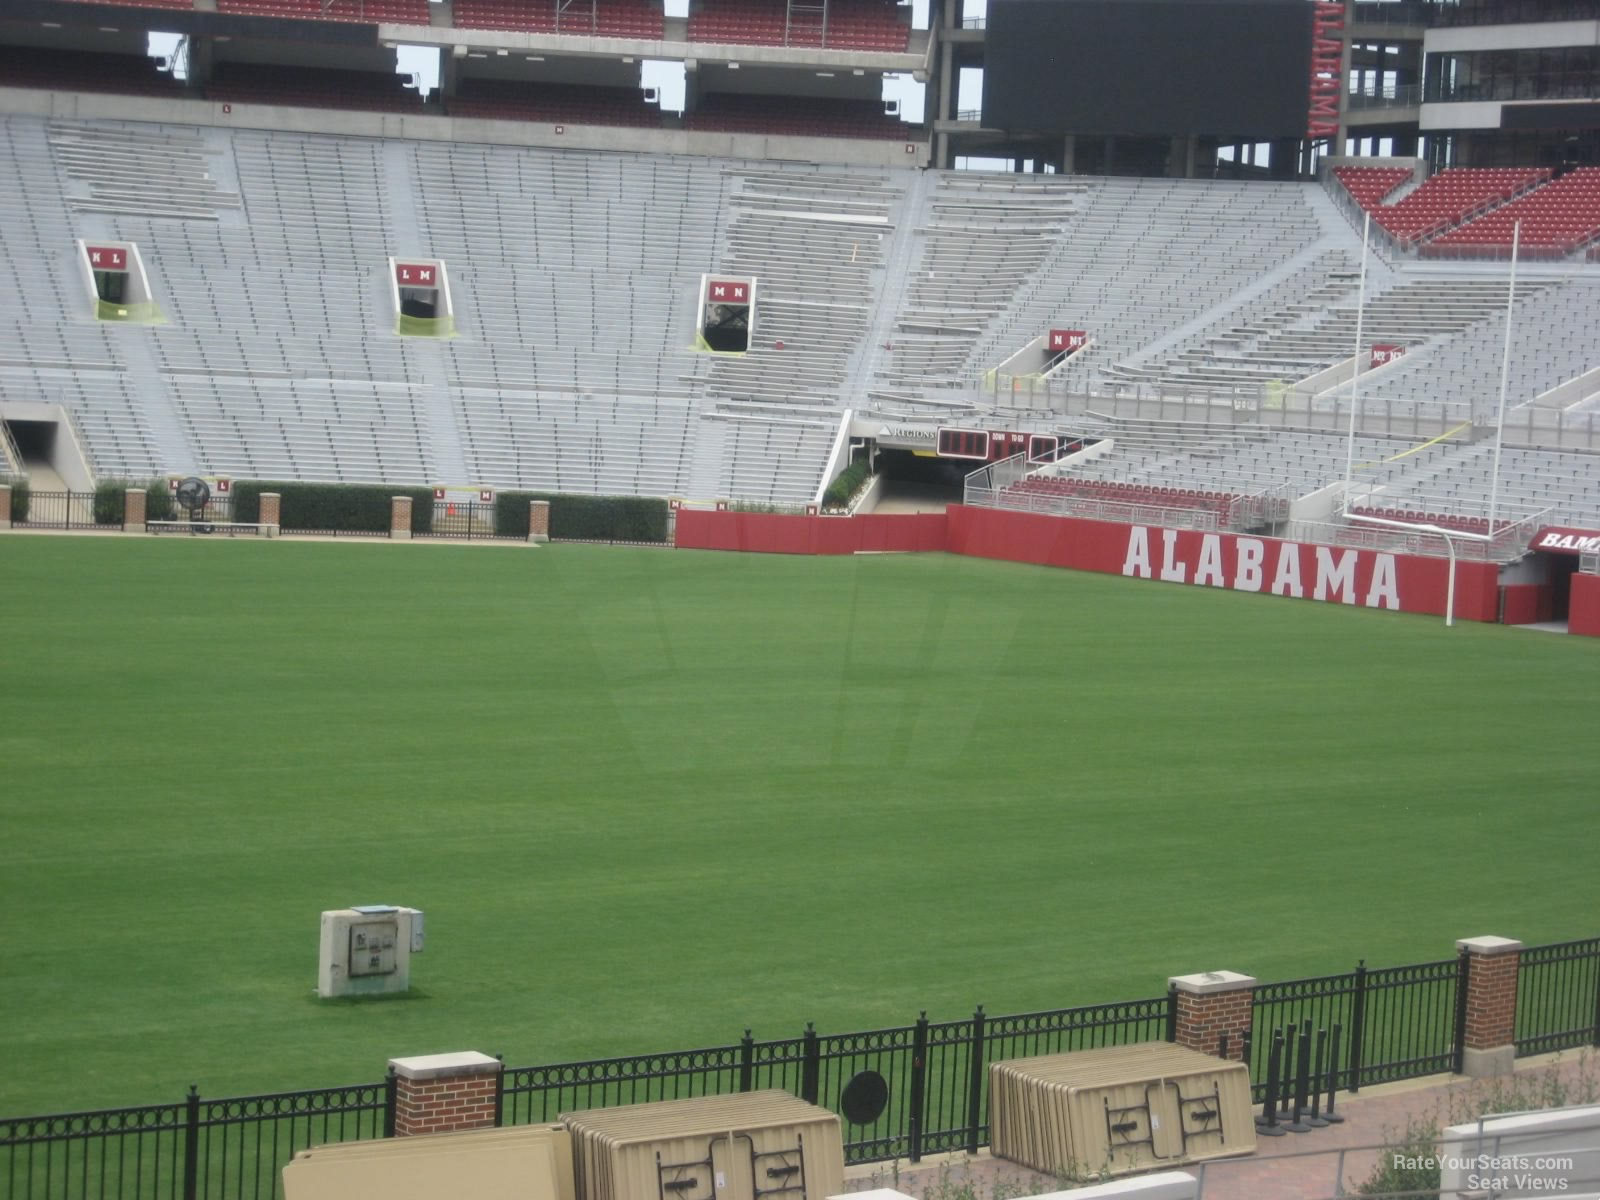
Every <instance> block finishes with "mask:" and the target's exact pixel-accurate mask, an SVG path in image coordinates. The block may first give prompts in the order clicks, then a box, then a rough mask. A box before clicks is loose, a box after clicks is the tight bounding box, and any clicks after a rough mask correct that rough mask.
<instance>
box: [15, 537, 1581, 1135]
mask: <svg viewBox="0 0 1600 1200" xmlns="http://www.w3.org/2000/svg"><path fill="white" fill-rule="evenodd" d="M0 580H3V581H4V582H3V585H0V618H3V626H0V628H3V629H4V639H5V642H4V644H5V648H6V649H5V656H4V662H5V668H4V679H5V693H4V694H5V697H6V699H5V702H4V719H3V722H0V797H3V798H0V821H3V830H4V836H3V838H0V906H3V911H4V913H5V921H4V923H3V924H0V963H3V967H0V1012H3V1013H4V1014H5V1016H4V1021H3V1024H0V1061H4V1062H5V1063H6V1064H7V1069H6V1070H5V1071H4V1072H3V1073H0V1113H9V1114H21V1113H25V1112H43V1111H51V1110H61V1109H77V1108H86V1107H93V1106H99V1105H108V1104H121V1103H139V1102H153V1101H157V1100H176V1099H177V1098H178V1097H179V1096H181V1094H182V1093H183V1091H184V1090H185V1089H186V1088H187V1086H188V1085H189V1084H190V1083H191V1082H195V1083H198V1084H199V1085H200V1088H201V1091H202V1092H203V1093H204V1094H207V1095H212V1096H216V1095H227V1094H240V1093H247V1092H255V1091H265V1090H272V1089H278V1088H300V1087H312V1086H319V1085H325V1084H342V1083H350V1082H356V1081H365V1080H375V1079H378V1078H379V1077H380V1076H381V1075H382V1072H383V1065H384V1062H385V1060H386V1059H387V1058H388V1057H390V1056H392V1055H401V1054H422V1053H430V1052H436V1051H447V1050H463V1049H479V1050H484V1051H487V1052H490V1053H497V1052H498V1053H504V1055H505V1056H506V1059H507V1061H508V1062H510V1063H511V1064H513V1065H523V1064H530V1063H535V1062H552V1061H560V1060H563V1059H569V1058H582V1057H588V1056H602V1055H610V1054H619V1053H633V1052H645V1051H658V1050H672V1049H681V1048H687V1047H692V1046H699V1045H713V1044H724V1043H726V1042H730V1041H733V1040H735V1039H736V1038H737V1037H738V1036H739V1034H740V1032H741V1031H742V1030H743V1029H744V1027H745V1026H747V1025H749V1026H753V1027H754V1029H755V1032H756V1034H757V1036H758V1037H779V1036H787V1035H791V1034H794V1033H797V1032H799V1030H800V1029H801V1028H802V1027H803V1025H804V1023H805V1022H806V1021H807V1020H812V1021H815V1022H816V1024H817V1027H818V1028H819V1029H821V1030H823V1031H844V1030H851V1029H864V1028H873V1027H877V1026H882V1025H887V1024H904V1023H908V1022H910V1021H912V1020H913V1019H915V1017H916V1015H917V1013H918V1011H919V1010H922V1009H927V1010H928V1012H929V1013H930V1015H931V1016H932V1017H934V1018H935V1019H946V1018H952V1017H957V1016H962V1015H965V1014H967V1013H969V1012H970V1011H971V1010H972V1008H973V1007H974V1006H975V1005H977V1004H979V1003H982V1004H984V1005H985V1006H986V1007H987V1009H988V1011H990V1012H991V1013H1003V1012H1021V1011H1028V1010H1032V1009H1039V1008H1048V1007H1056V1006H1062V1005H1069V1004H1078V1003H1093V1002H1100V1001H1112V1000H1123V999H1131V998H1136V997H1142V996H1154V995H1157V994H1159V993H1160V992H1161V991H1162V990H1163V989H1164V986H1165V980H1166V977H1167V976H1168V975H1170V974H1176V973H1184V972H1190V971H1198V970H1207V969H1214V968H1221V967H1226V968H1231V969H1236V970H1244V971H1248V972H1251V973H1254V974H1256V975H1258V976H1259V977H1261V978H1262V979H1267V980H1273V979H1282V978H1289V977H1293V976H1297V975H1303V974H1315V973H1322V972H1328V971H1336V970H1346V969H1349V968H1350V967H1352V966H1353V965H1354V963H1355V961H1356V959H1357V958H1360V957H1365V958H1366V959H1367V960H1368V961H1369V962H1371V963H1374V964H1380V965H1381V964H1388V963H1396V962H1411V961H1416V960H1421V959H1433V958H1442V957H1446V956H1448V955H1449V954H1450V953H1451V950H1452V939H1454V938H1456V937H1460V936H1467V935H1472V934H1479V933H1503V934H1508V935H1511V936H1516V937H1521V938H1524V939H1526V940H1528V941H1530V942H1539V941H1548V940H1555V939H1559V938H1566V937H1576V936H1586V935H1591V934H1593V933H1595V932H1596V930H1595V926H1594V918H1593V915H1592V914H1593V911H1594V908H1595V904H1596V902H1597V901H1600V882H1597V878H1596V874H1595V872H1594V870H1593V866H1592V861H1591V856H1590V855H1589V853H1588V851H1587V847H1588V846H1590V845H1592V844H1593V841H1594V835H1595V828H1596V818H1595V815H1594V810H1593V799H1594V779H1593V761H1592V758H1591V757H1590V756H1589V754H1588V747H1589V746H1590V745H1591V744H1592V737H1593V730H1594V728H1595V725H1596V714H1597V692H1596V689H1595V687H1594V680H1595V677H1596V669H1597V667H1600V643H1594V642H1589V641H1587V640H1584V639H1566V638H1559V637H1550V636H1544V635H1539V634H1532V633H1527V632H1524V631H1518V630H1509V629H1502V628H1493V627H1483V626H1472V625H1466V626H1458V627H1457V628H1456V629H1454V630H1446V629H1444V628H1443V627H1442V624H1441V622H1439V621H1438V620H1437V619H1434V618H1424V617H1409V616H1401V615H1397V614H1392V613H1374V612H1369V611H1365V610H1358V609H1350V608H1343V607H1338V606H1333V605H1321V604H1311V603H1306V602H1298V601H1289V600H1279V599H1272V598H1265V597H1258V596H1244V595H1239V594H1234V593H1227V592H1220V591H1210V590H1205V589H1199V588H1186V587H1176V586H1169V585H1159V584H1152V583H1147V582H1138V581H1126V580H1122V579H1117V578H1110V577H1103V576H1094V575H1087V574H1077V573H1071V572H1064V571H1057V570H1050V569H1046V568H1033V567H1026V566H1020V565H1014V564H1005V563H992V562H986V561H980V560H975V559H962V558H956V557H947V556H942V555H929V556H914V557H865V558H843V559H813V558H787V557H760V556H746V555H727V554H711V553H696V552H664V551H648V550H626V549H611V548H599V547H595V548H590V547H577V546H560V547H552V548H546V549H542V550H539V551H537V552H535V551H530V550H526V549H520V548H495V549H489V548H478V547H462V546H429V547H415V548H411V549H407V548H402V547H398V546H390V545H368V544H356V545H344V544H337V545H335V544H309V543H300V544H296V543H292V542H279V543H268V544H258V543H249V542H242V543H233V542H227V543H209V542H200V541H193V540H181V541H180V540H173V541H160V542H150V541H146V540H142V539H140V540H134V539H129V540H120V539H109V538H106V539H102V538H92V539H91V538H83V539H77V538H44V537H10V538H5V539H3V540H0ZM371 902H390V903H400V904H411V905H415V906H417V907H420V908H423V909H425V910H426V911H427V914H428V939H429V940H428V947H427V951H426V952H425V953H424V954H423V955H422V956H421V957H420V958H418V959H417V960H416V961H415V962H414V964H413V965H414V970H413V980H414V983H415V985H416V986H415V991H414V994H413V995H412V996H411V997H410V998H407V999H402V1000H394V1001H386V1002H379V1003H362V1004H348V1003H320V1002H318V1001H317V1000H316V999H315V998H314V996H313V995H312V990H313V986H314V982H315V961H314V955H315V947H316V938H317V914H318V912H319V911H321V910H322V909H325V908H334V907H342V906H344V905H347V904H354V903H371Z"/></svg>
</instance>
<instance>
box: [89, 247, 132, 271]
mask: <svg viewBox="0 0 1600 1200" xmlns="http://www.w3.org/2000/svg"><path fill="white" fill-rule="evenodd" d="M84 249H85V250H86V251H88V254H89V266H91V267H92V268H94V269H95V270H96V271H126V270H127V269H128V252H127V251H126V250H124V249H123V248H122V247H121V246H85V247H84Z"/></svg>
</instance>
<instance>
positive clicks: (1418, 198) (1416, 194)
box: [1334, 167, 1550, 242]
mask: <svg viewBox="0 0 1600 1200" xmlns="http://www.w3.org/2000/svg"><path fill="white" fill-rule="evenodd" d="M1334 170H1335V174H1336V175H1338V177H1339V178H1340V180H1341V181H1342V182H1343V181H1346V180H1348V179H1350V178H1351V176H1352V175H1353V174H1354V176H1355V178H1354V182H1355V183H1356V187H1357V188H1359V189H1360V190H1361V195H1356V193H1355V192H1352V193H1351V195H1352V196H1353V197H1354V198H1355V199H1356V200H1357V202H1358V203H1360V204H1361V207H1362V208H1364V209H1365V210H1366V211H1367V212H1369V213H1371V214H1372V220H1373V222H1374V224H1377V225H1379V226H1381V227H1382V228H1383V229H1384V230H1386V231H1387V232H1388V233H1390V234H1392V235H1393V236H1394V237H1396V238H1398V239H1400V240H1402V241H1410V242H1415V241H1426V240H1428V239H1430V238H1436V237H1438V236H1439V235H1441V234H1444V233H1447V232H1449V231H1450V230H1453V229H1455V228H1456V227H1457V226H1460V225H1463V224H1465V223H1467V222H1468V221H1471V220H1473V219H1475V218H1477V217H1479V216H1481V215H1482V214H1483V213H1485V212H1488V211H1489V210H1490V209H1492V208H1495V207H1498V206H1499V205H1502V204H1505V203H1506V202H1508V201H1510V200H1512V199H1514V198H1516V197H1517V196H1520V195H1521V194H1522V193H1524V192H1526V191H1529V190H1530V189H1532V188H1535V187H1537V186H1538V185H1539V184H1541V183H1543V182H1545V181H1546V180H1548V179H1549V178H1550V171H1549V169H1548V168H1545V167H1450V168H1448V169H1446V170H1443V171H1440V172H1439V173H1438V174H1436V175H1432V176H1430V177H1429V178H1428V179H1427V180H1425V181H1424V182H1423V183H1422V184H1421V186H1419V187H1418V188H1416V189H1415V190H1414V191H1411V192H1409V193H1407V194H1406V195H1405V196H1403V197H1402V198H1401V199H1399V200H1397V201H1396V202H1395V203H1393V204H1385V203H1383V196H1386V195H1388V194H1389V192H1392V191H1393V190H1394V187H1395V186H1398V185H1399V184H1400V183H1401V182H1403V181H1404V180H1403V177H1402V178H1397V179H1394V183H1393V185H1392V186H1391V187H1389V188H1388V189H1387V190H1386V191H1384V192H1382V193H1379V192H1377V188H1379V187H1382V185H1383V182H1384V180H1385V178H1386V177H1385V176H1383V175H1381V174H1380V175H1378V176H1374V175H1372V174H1370V173H1367V172H1361V173H1355V172H1352V170H1351V169H1350V168H1348V167H1336V168H1335V169H1334ZM1406 174H1409V172H1407V173H1406ZM1346 186H1347V187H1348V186H1349V183H1348V182H1347V183H1346Z"/></svg>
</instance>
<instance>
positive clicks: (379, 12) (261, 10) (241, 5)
mask: <svg viewBox="0 0 1600 1200" xmlns="http://www.w3.org/2000/svg"><path fill="white" fill-rule="evenodd" d="M216 6H217V11H218V12H223V13H239V14H242V15H246V16H253V17H292V18H295V19H297V20H302V21H306V20H322V21H386V22H391V23H393V24H397V25H426V24H428V21H429V17H428V0H216Z"/></svg>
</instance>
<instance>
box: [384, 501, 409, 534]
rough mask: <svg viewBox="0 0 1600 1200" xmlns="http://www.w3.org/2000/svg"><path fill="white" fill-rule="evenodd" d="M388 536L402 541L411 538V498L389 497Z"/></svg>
mask: <svg viewBox="0 0 1600 1200" xmlns="http://www.w3.org/2000/svg"><path fill="white" fill-rule="evenodd" d="M389 536H390V537H392V538H399V539H401V540H404V539H405V538H408V537H410V536H411V497H410V496H391V497H389Z"/></svg>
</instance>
